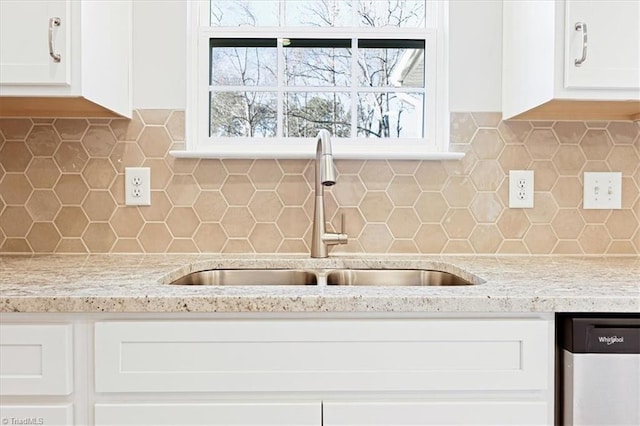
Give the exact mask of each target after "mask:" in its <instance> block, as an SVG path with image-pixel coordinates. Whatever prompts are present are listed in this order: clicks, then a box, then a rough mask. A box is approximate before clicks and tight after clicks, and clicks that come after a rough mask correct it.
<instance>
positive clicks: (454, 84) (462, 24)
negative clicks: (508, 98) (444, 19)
mask: <svg viewBox="0 0 640 426" xmlns="http://www.w3.org/2000/svg"><path fill="white" fill-rule="evenodd" d="M449 29H450V31H449V33H450V34H449V108H450V110H451V111H458V112H462V111H501V98H502V89H501V86H502V81H501V80H502V0H450V7H449Z"/></svg>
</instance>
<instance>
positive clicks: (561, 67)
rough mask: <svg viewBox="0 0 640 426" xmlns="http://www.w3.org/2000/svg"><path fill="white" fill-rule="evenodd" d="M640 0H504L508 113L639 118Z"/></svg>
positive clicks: (532, 116)
mask: <svg viewBox="0 0 640 426" xmlns="http://www.w3.org/2000/svg"><path fill="white" fill-rule="evenodd" d="M638 22H640V3H639V2H638V1H626V0H622V1H606V0H590V1H575V0H566V1H562V0H558V1H555V2H551V1H517V2H515V1H505V2H504V6H503V76H502V111H503V117H504V118H513V117H515V118H523V119H580V120H583V119H584V120H590V119H603V120H633V119H637V118H639V117H640V29H639V28H640V26H639V25H638Z"/></svg>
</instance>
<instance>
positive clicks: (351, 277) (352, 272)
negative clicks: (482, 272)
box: [327, 269, 473, 287]
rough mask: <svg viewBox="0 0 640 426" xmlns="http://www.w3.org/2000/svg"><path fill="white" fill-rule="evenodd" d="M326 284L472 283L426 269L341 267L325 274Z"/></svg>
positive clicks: (432, 284) (428, 284)
mask: <svg viewBox="0 0 640 426" xmlns="http://www.w3.org/2000/svg"><path fill="white" fill-rule="evenodd" d="M327 284H328V285H354V286H388V287H395V286H457V285H473V283H472V282H471V281H468V280H466V279H464V278H462V277H459V276H458V275H455V274H452V273H449V272H443V271H432V270H427V269H342V270H335V271H331V272H329V273H328V274H327Z"/></svg>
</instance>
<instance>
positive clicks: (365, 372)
mask: <svg viewBox="0 0 640 426" xmlns="http://www.w3.org/2000/svg"><path fill="white" fill-rule="evenodd" d="M167 317H169V315H167ZM167 317H164V316H162V315H157V314H155V315H152V314H108V315H107V314H104V315H85V314H2V316H1V317H0V378H1V379H2V380H1V381H0V385H1V386H0V396H1V397H2V398H1V399H0V418H1V419H2V420H3V421H5V422H6V424H46V425H82V426H85V425H96V426H119V425H121V426H124V425H127V426H143V425H149V426H156V425H157V426H162V425H184V426H192V425H212V426H222V425H225V426H249V425H251V426H276V425H283V426H321V425H325V426H346V425H350V426H382V425H385V426H390V425H397V426H404V425H412V426H417V425H424V426H427V425H459V426H462V425H498V424H499V425H518V426H519V425H544V424H547V425H552V424H553V411H554V408H553V405H554V404H553V347H554V346H553V344H554V343H553V336H554V333H553V315H551V314H520V315H513V316H510V317H506V316H499V315H490V314H485V315H480V314H479V315H474V316H473V317H471V316H470V315H467V316H463V317H460V318H455V317H451V316H445V315H439V314H431V315H429V316H426V315H425V316H418V315H414V316H411V317H409V316H408V315H405V317H395V318H394V317H393V316H391V314H389V315H380V314H377V315H376V316H374V315H372V316H370V317H366V316H364V315H359V316H355V315H354V316H348V315H342V316H340V315H338V314H326V315H320V314H315V315H304V314H291V315H285V314H283V315H281V316H279V317H277V318H276V317H274V316H265V315H251V314H242V315H240V314H238V315H224V314H200V315H198V314H184V315H183V314H173V315H171V316H170V317H169V318H167Z"/></svg>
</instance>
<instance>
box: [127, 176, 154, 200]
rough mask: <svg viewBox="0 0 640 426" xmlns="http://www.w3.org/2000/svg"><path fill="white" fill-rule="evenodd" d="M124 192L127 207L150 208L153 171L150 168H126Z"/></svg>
mask: <svg viewBox="0 0 640 426" xmlns="http://www.w3.org/2000/svg"><path fill="white" fill-rule="evenodd" d="M124 191H125V203H126V205H128V206H150V205H151V169H150V168H149V167H125V168H124Z"/></svg>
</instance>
